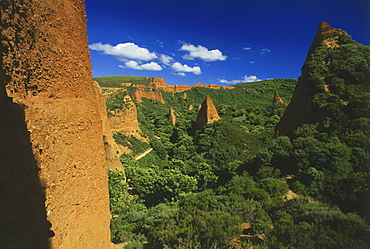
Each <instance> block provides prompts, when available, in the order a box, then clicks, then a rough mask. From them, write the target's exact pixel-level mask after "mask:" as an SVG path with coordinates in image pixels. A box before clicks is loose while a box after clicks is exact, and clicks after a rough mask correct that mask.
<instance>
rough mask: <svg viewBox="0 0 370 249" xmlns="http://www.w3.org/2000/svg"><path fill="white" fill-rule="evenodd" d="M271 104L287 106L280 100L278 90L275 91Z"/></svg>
mask: <svg viewBox="0 0 370 249" xmlns="http://www.w3.org/2000/svg"><path fill="white" fill-rule="evenodd" d="M272 102H273V103H280V104H282V105H285V106H287V104H286V103H285V101H284V100H283V99H282V98H280V95H279V92H278V90H275V94H274V100H273V101H272Z"/></svg>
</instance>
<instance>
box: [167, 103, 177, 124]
mask: <svg viewBox="0 0 370 249" xmlns="http://www.w3.org/2000/svg"><path fill="white" fill-rule="evenodd" d="M168 120H169V121H170V122H171V123H172V125H173V126H175V125H176V115H175V110H174V109H172V107H170V109H169V112H168Z"/></svg>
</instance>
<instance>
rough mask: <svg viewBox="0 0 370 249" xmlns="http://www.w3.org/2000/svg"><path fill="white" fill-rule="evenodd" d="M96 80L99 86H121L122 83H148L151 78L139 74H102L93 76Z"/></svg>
mask: <svg viewBox="0 0 370 249" xmlns="http://www.w3.org/2000/svg"><path fill="white" fill-rule="evenodd" d="M93 80H95V81H96V82H98V83H99V85H100V86H101V87H122V83H132V84H134V85H136V84H140V85H146V86H147V85H149V84H150V82H151V78H149V77H140V76H125V75H119V76H104V77H95V78H93Z"/></svg>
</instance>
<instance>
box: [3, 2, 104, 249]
mask: <svg viewBox="0 0 370 249" xmlns="http://www.w3.org/2000/svg"><path fill="white" fill-rule="evenodd" d="M0 11H1V13H0V14H1V15H0V18H1V22H0V25H1V31H0V36H1V41H2V42H1V44H0V51H1V57H0V65H1V68H0V162H1V166H2V167H1V169H0V185H1V189H0V198H1V205H0V229H1V230H0V234H1V235H0V245H1V246H2V248H38V249H43V248H109V247H110V243H109V240H110V235H109V201H108V187H107V172H106V171H107V165H106V160H105V157H106V155H105V152H104V144H103V141H102V138H103V122H102V116H101V115H102V114H103V113H104V110H105V106H103V104H104V101H103V100H102V96H101V95H100V94H99V89H98V88H97V87H96V86H94V84H93V82H92V80H91V65H90V58H89V53H88V47H87V32H86V18H85V17H86V15H85V6H84V1H82V0H74V1H65V0H55V1H49V0H34V1H21V0H14V1H4V2H2V4H1V9H0Z"/></svg>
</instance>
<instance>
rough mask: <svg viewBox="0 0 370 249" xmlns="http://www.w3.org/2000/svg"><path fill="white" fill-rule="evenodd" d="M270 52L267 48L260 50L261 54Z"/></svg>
mask: <svg viewBox="0 0 370 249" xmlns="http://www.w3.org/2000/svg"><path fill="white" fill-rule="evenodd" d="M270 52H271V49H269V48H263V49H261V50H260V53H261V54H265V53H270Z"/></svg>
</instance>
